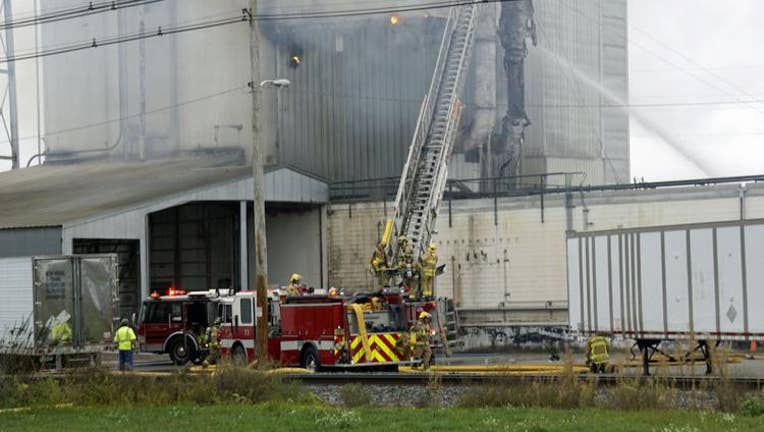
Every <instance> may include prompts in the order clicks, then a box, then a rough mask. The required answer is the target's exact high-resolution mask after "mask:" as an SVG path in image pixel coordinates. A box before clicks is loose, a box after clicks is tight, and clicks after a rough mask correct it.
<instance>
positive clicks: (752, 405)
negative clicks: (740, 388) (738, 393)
mask: <svg viewBox="0 0 764 432" xmlns="http://www.w3.org/2000/svg"><path fill="white" fill-rule="evenodd" d="M740 414H742V415H744V416H748V417H758V416H760V415H762V414H764V400H763V399H762V398H761V396H759V395H756V394H749V395H748V396H746V397H745V398H744V399H743V401H742V402H740Z"/></svg>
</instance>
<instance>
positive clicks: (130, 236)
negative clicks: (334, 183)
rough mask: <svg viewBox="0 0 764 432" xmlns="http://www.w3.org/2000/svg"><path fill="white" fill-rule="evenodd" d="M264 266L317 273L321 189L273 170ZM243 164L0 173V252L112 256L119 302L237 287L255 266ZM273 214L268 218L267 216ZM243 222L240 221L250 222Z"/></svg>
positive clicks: (126, 307)
mask: <svg viewBox="0 0 764 432" xmlns="http://www.w3.org/2000/svg"><path fill="white" fill-rule="evenodd" d="M265 182H266V199H267V203H268V204H267V209H266V210H267V218H268V233H267V236H268V241H269V243H270V245H271V246H270V247H269V250H268V252H269V257H270V258H271V265H270V266H269V271H270V274H271V277H272V280H273V281H274V282H275V284H276V285H278V282H279V281H281V282H282V283H283V282H285V281H286V280H287V278H288V276H289V274H291V273H292V272H293V271H294V269H296V268H299V269H300V272H301V273H302V274H304V275H305V278H306V280H308V281H311V282H312V283H314V284H315V285H317V286H320V285H323V284H324V281H325V280H326V274H327V270H326V264H325V260H324V259H322V258H321V257H322V256H326V254H325V252H324V249H325V244H326V240H325V234H324V231H325V226H326V223H325V222H324V218H325V215H324V205H325V204H326V203H327V201H328V186H327V185H326V184H325V183H322V182H320V181H318V180H316V179H314V178H312V177H309V176H306V175H304V174H300V173H298V172H296V171H293V170H290V169H286V168H281V169H274V170H270V171H268V172H267V174H266V178H265ZM252 195H253V184H252V175H251V168H249V167H243V166H238V167H231V166H221V165H220V164H219V163H215V161H214V160H212V161H211V160H209V159H203V160H194V159H187V160H178V159H175V160H172V161H156V162H142V163H134V162H133V163H130V162H127V163H124V162H123V163H108V164H93V163H88V164H78V165H67V166H43V167H35V168H28V169H24V170H20V171H13V172H5V173H0V197H2V199H3V200H4V201H5V202H8V203H13V205H8V206H2V207H1V208H0V257H13V256H41V255H58V254H72V253H117V254H119V256H120V286H119V295H120V307H121V308H122V313H123V316H129V315H130V314H132V313H134V312H137V311H138V307H139V306H140V302H141V299H143V298H145V297H146V296H147V295H148V294H149V293H150V292H152V291H159V292H166V291H167V290H168V289H169V288H170V287H182V288H184V289H187V290H209V289H218V288H220V289H229V288H234V289H237V290H238V289H242V288H246V287H248V286H249V281H248V278H249V273H248V271H249V267H250V266H249V265H248V260H249V262H250V263H253V262H254V260H253V259H252V255H251V253H244V254H242V253H241V251H251V250H252V229H251V227H252V210H251V208H252V204H251V201H252V199H253V197H252ZM273 221H276V223H272V222H273ZM247 227H250V228H249V229H248V228H247Z"/></svg>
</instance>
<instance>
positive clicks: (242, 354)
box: [231, 345, 247, 366]
mask: <svg viewBox="0 0 764 432" xmlns="http://www.w3.org/2000/svg"><path fill="white" fill-rule="evenodd" d="M231 359H232V360H233V364H235V365H236V366H244V365H246V364H247V352H246V351H245V350H244V347H243V346H241V345H236V346H234V347H233V350H232V351H231Z"/></svg>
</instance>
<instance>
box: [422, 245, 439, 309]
mask: <svg viewBox="0 0 764 432" xmlns="http://www.w3.org/2000/svg"><path fill="white" fill-rule="evenodd" d="M436 249H437V248H436V246H435V243H430V246H429V247H428V248H427V252H426V253H425V254H424V256H423V257H422V258H420V264H419V265H420V267H421V276H422V296H423V297H424V298H425V299H432V298H433V287H434V285H435V273H436V271H437V268H438V254H437V253H436Z"/></svg>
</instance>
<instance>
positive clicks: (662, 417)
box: [0, 403, 764, 432]
mask: <svg viewBox="0 0 764 432" xmlns="http://www.w3.org/2000/svg"><path fill="white" fill-rule="evenodd" d="M0 430H3V431H7V432H13V431H29V432H34V431H44V432H49V431H51V430H56V431H57V432H65V431H100V430H120V431H140V432H145V431H146V430H182V431H184V432H194V431H211V430H267V431H304V430H305V431H308V430H311V431H312V430H332V431H364V432H373V431H384V432H389V431H393V430H402V431H406V432H415V431H431V430H437V431H513V432H514V431H517V432H558V431H559V432H563V431H565V432H578V431H580V432H591V431H593V430H603V431H606V430H611V431H619V432H622V431H623V432H628V431H635V432H705V431H709V432H710V431H719V430H724V431H732V430H737V431H761V430H764V425H762V423H761V418H755V417H745V416H740V415H733V414H722V413H710V412H679V411H640V412H619V411H608V410H600V409H578V410H555V409H544V408H490V409H465V408H453V409H445V408H426V409H417V408H380V407H376V408H374V407H361V408H330V407H325V406H308V405H291V404H285V403H278V404H277V403H265V404H256V405H249V404H225V405H210V406H198V405H173V406H163V407H148V406H141V407H131V406H128V407H123V408H115V407H86V408H61V409H44V408H38V409H33V410H30V411H24V412H0Z"/></svg>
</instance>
